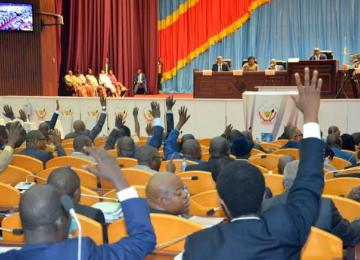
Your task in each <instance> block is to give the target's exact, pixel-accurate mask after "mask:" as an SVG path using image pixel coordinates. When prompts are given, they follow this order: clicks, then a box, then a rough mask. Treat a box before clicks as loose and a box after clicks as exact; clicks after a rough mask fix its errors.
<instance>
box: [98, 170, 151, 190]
mask: <svg viewBox="0 0 360 260" xmlns="http://www.w3.org/2000/svg"><path fill="white" fill-rule="evenodd" d="M121 170H122V172H123V174H124V177H125V179H126V180H127V182H128V183H129V185H132V186H133V185H141V186H146V184H147V183H148V181H149V180H150V178H151V177H152V174H151V173H149V172H147V171H143V170H139V169H135V168H123V169H121ZM100 185H101V188H103V189H114V186H113V185H112V183H111V182H110V181H108V180H104V179H100Z"/></svg>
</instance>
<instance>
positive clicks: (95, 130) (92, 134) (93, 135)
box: [89, 97, 106, 141]
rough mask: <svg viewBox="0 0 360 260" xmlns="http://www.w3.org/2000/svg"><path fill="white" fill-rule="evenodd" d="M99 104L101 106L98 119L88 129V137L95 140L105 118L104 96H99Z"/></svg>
mask: <svg viewBox="0 0 360 260" xmlns="http://www.w3.org/2000/svg"><path fill="white" fill-rule="evenodd" d="M100 104H101V107H102V111H101V113H100V117H99V120H98V121H97V123H96V125H95V126H94V127H93V128H92V129H91V130H90V133H89V137H90V139H91V140H93V141H94V140H95V138H96V137H97V136H98V135H99V134H100V132H101V130H102V128H103V126H104V124H105V119H106V99H105V98H104V97H100Z"/></svg>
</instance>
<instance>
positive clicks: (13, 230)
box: [0, 227, 24, 235]
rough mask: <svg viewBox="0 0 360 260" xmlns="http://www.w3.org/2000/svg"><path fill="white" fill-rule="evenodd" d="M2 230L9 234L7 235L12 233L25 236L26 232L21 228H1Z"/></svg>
mask: <svg viewBox="0 0 360 260" xmlns="http://www.w3.org/2000/svg"><path fill="white" fill-rule="evenodd" d="M0 230H2V231H3V232H7V233H12V234H14V235H22V234H24V231H23V230H22V229H20V228H14V229H11V228H4V227H0Z"/></svg>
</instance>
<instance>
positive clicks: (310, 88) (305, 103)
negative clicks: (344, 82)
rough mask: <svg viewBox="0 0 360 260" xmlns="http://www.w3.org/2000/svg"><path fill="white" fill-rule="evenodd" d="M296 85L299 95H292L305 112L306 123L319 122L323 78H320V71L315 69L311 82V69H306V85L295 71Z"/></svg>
mask: <svg viewBox="0 0 360 260" xmlns="http://www.w3.org/2000/svg"><path fill="white" fill-rule="evenodd" d="M295 80H296V85H297V88H298V91H299V95H298V96H291V97H292V99H293V100H294V103H295V105H296V107H297V108H298V109H299V110H300V111H301V112H303V114H304V123H307V122H318V114H319V108H320V92H321V86H322V83H323V81H322V79H318V71H317V70H314V72H313V76H312V79H311V82H310V70H309V68H305V69H304V85H303V84H302V82H301V79H300V75H299V73H295Z"/></svg>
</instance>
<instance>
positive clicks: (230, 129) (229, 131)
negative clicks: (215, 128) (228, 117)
mask: <svg viewBox="0 0 360 260" xmlns="http://www.w3.org/2000/svg"><path fill="white" fill-rule="evenodd" d="M232 130H233V125H232V124H228V125H227V126H226V127H225V131H224V136H225V138H226V139H229V138H230V134H231V131H232Z"/></svg>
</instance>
